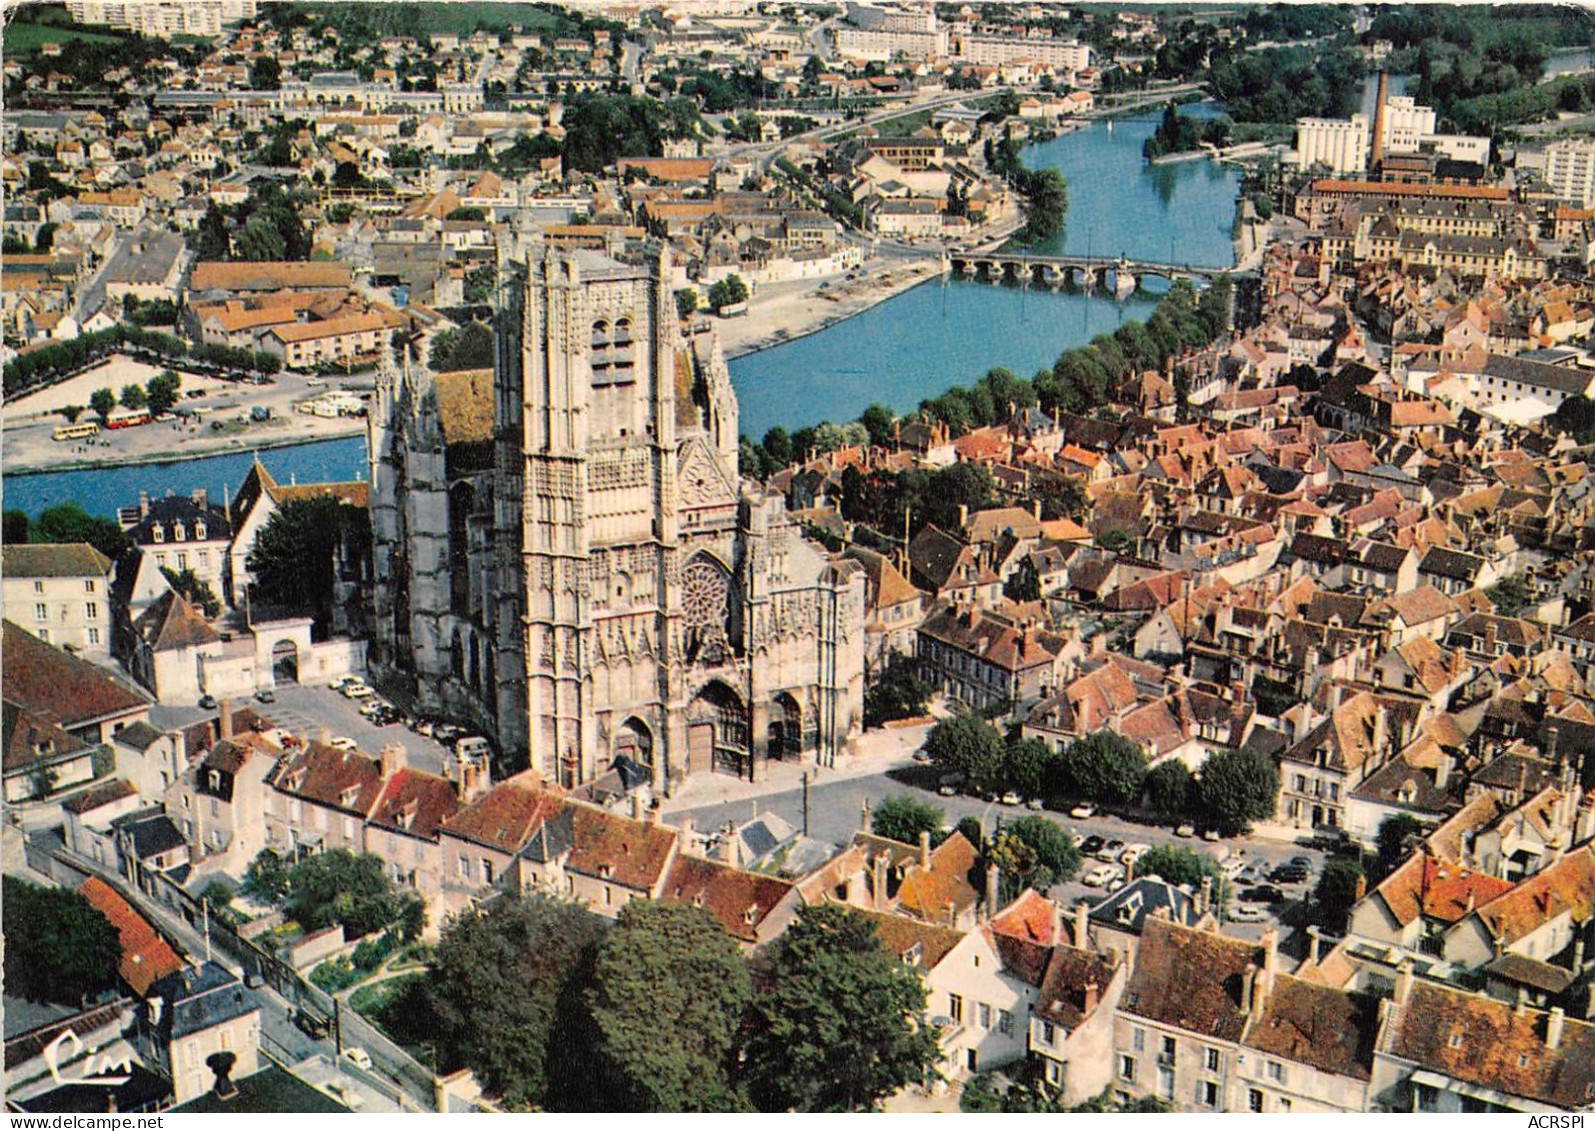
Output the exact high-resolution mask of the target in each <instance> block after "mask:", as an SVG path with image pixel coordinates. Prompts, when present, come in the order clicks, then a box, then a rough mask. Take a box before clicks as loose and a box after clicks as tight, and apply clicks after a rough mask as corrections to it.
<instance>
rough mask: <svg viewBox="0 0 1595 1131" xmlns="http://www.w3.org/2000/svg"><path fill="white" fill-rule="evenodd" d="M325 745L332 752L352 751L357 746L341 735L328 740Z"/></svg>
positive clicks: (354, 742)
mask: <svg viewBox="0 0 1595 1131" xmlns="http://www.w3.org/2000/svg"><path fill="white" fill-rule="evenodd" d="M327 745H328V746H330V747H332V748H333V749H334V750H354V749H355V748H356V747H358V746H359V743H357V742H356V741H355V740H354V739H352V738H345V737H344V736H343V735H339V736H338V737H337V738H329V739H328V740H327Z"/></svg>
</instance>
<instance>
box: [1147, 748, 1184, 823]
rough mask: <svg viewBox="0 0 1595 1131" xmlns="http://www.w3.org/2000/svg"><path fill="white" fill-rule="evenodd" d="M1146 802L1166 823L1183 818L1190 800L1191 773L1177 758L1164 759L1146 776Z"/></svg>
mask: <svg viewBox="0 0 1595 1131" xmlns="http://www.w3.org/2000/svg"><path fill="white" fill-rule="evenodd" d="M1146 795H1147V800H1148V802H1150V803H1151V806H1152V808H1153V809H1155V810H1157V812H1158V815H1159V816H1161V817H1162V818H1163V819H1164V820H1166V821H1177V820H1179V819H1180V818H1182V817H1184V816H1185V811H1186V808H1187V807H1188V806H1189V804H1190V799H1191V771H1190V770H1188V769H1186V767H1185V763H1184V762H1182V761H1180V760H1179V759H1178V758H1166V759H1164V760H1163V761H1161V762H1159V763H1158V764H1157V765H1155V766H1153V767H1152V768H1151V769H1150V770H1148V771H1147V774H1146Z"/></svg>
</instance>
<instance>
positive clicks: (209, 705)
mask: <svg viewBox="0 0 1595 1131" xmlns="http://www.w3.org/2000/svg"><path fill="white" fill-rule="evenodd" d="M199 705H200V706H201V707H202V708H204V709H205V710H207V711H214V710H215V709H216V696H214V695H201V696H200V697H199Z"/></svg>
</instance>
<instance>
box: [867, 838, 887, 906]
mask: <svg viewBox="0 0 1595 1131" xmlns="http://www.w3.org/2000/svg"><path fill="white" fill-rule="evenodd" d="M870 864H871V866H872V867H873V868H874V871H875V892H874V896H875V910H877V911H885V910H886V853H884V852H877V853H876V854H875V859H874V860H872V861H870Z"/></svg>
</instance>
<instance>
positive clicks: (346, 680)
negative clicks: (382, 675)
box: [327, 675, 360, 691]
mask: <svg viewBox="0 0 1595 1131" xmlns="http://www.w3.org/2000/svg"><path fill="white" fill-rule="evenodd" d="M359 682H360V677H359V676H357V675H340V676H336V677H334V678H333V679H329V680H328V681H327V689H328V690H330V691H342V690H343V688H344V685H345V684H350V683H359Z"/></svg>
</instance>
